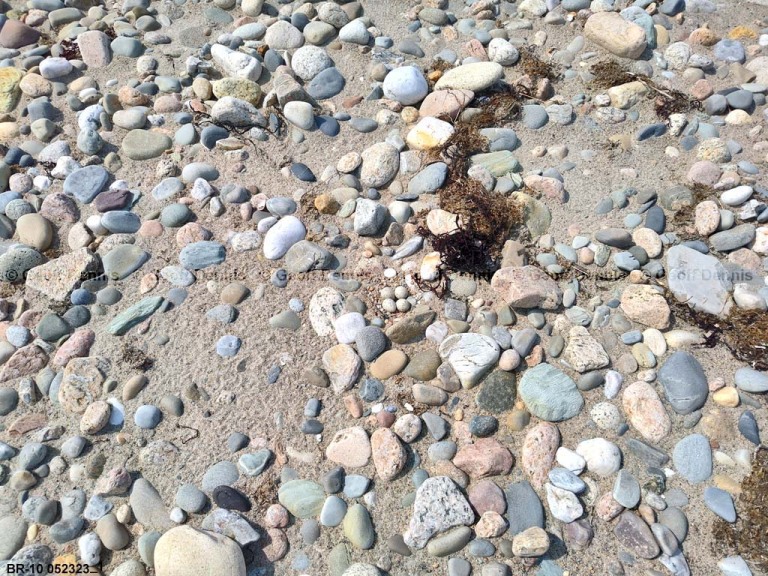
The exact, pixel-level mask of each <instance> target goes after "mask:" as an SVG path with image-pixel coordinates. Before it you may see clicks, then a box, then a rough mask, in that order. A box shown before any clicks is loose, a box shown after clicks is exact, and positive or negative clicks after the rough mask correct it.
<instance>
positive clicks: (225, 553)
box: [154, 526, 246, 576]
mask: <svg viewBox="0 0 768 576" xmlns="http://www.w3.org/2000/svg"><path fill="white" fill-rule="evenodd" d="M190 558H197V559H198V560H197V561H195V562H194V563H192V564H191V563H190V562H189V559H190ZM154 560H155V566H154V567H155V574H157V576H182V575H185V576H203V575H204V574H231V575H232V576H246V570H245V560H244V559H243V553H242V552H241V551H240V546H238V545H237V543H236V542H235V541H234V540H231V539H230V538H227V537H226V536H223V535H220V534H216V533H213V532H207V531H204V530H197V529H195V528H192V527H190V526H178V527H176V528H171V529H170V530H168V531H167V532H166V533H165V534H163V535H162V536H161V537H160V539H159V540H158V541H157V544H156V545H155V550H154Z"/></svg>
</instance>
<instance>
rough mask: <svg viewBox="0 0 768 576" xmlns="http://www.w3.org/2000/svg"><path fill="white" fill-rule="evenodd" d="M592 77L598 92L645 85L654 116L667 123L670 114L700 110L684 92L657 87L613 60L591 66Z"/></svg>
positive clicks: (696, 101)
mask: <svg viewBox="0 0 768 576" xmlns="http://www.w3.org/2000/svg"><path fill="white" fill-rule="evenodd" d="M590 71H591V72H592V74H593V75H594V79H593V80H592V85H593V86H595V87H596V88H598V89H600V90H607V89H609V88H613V87H614V86H620V85H621V84H627V83H628V82H642V83H643V84H645V85H646V87H647V88H648V90H649V91H650V92H651V96H652V97H653V99H654V101H653V108H654V110H655V112H656V116H658V117H659V118H661V119H663V120H664V121H665V122H669V117H670V116H671V115H672V114H681V113H685V112H689V111H690V110H694V109H695V110H701V102H700V101H699V100H695V99H693V98H690V97H689V96H688V95H687V94H685V93H684V92H680V91H679V90H675V89H673V88H667V87H665V86H659V85H658V84H657V83H656V82H654V81H653V80H652V79H650V78H647V77H645V76H640V75H639V74H634V73H632V72H630V71H629V70H627V69H626V68H624V67H623V66H622V65H621V64H619V63H618V62H616V61H615V60H603V61H601V62H598V63H597V64H595V65H593V66H592V68H591V69H590Z"/></svg>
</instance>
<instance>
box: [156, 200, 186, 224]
mask: <svg viewBox="0 0 768 576" xmlns="http://www.w3.org/2000/svg"><path fill="white" fill-rule="evenodd" d="M194 216H195V215H194V213H193V212H192V210H190V208H189V206H187V205H186V204H171V205H169V206H166V207H165V208H163V210H162V211H161V212H160V222H161V223H162V224H163V226H165V227H167V228H180V227H182V226H184V224H186V223H187V222H189V221H191V220H192V219H193V218H194Z"/></svg>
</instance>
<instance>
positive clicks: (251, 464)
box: [237, 448, 272, 477]
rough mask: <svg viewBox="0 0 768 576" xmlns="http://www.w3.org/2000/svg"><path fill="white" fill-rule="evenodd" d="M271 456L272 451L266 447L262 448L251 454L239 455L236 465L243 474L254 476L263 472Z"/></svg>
mask: <svg viewBox="0 0 768 576" xmlns="http://www.w3.org/2000/svg"><path fill="white" fill-rule="evenodd" d="M271 458H272V452H271V451H270V450H268V449H266V448H262V449H261V450H257V451H256V452H253V453H252V454H243V455H242V456H240V459H239V460H238V461H237V465H238V467H239V468H240V471H241V472H242V473H243V474H245V475H246V476H251V477H255V476H258V475H259V474H261V473H262V472H264V470H265V469H266V467H267V465H268V464H269V461H270V460H271Z"/></svg>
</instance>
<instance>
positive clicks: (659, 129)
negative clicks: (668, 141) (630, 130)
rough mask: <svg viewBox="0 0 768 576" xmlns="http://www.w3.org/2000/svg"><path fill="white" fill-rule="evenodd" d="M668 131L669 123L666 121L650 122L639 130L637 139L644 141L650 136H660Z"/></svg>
mask: <svg viewBox="0 0 768 576" xmlns="http://www.w3.org/2000/svg"><path fill="white" fill-rule="evenodd" d="M666 132H667V125H666V124H665V123H664V122H657V123H656V124H649V125H648V126H643V127H642V128H640V130H638V131H637V136H636V138H637V141H638V142H642V141H643V140H648V138H658V137H659V136H663V135H664V134H665V133H666Z"/></svg>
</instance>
